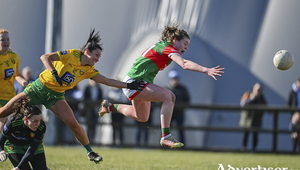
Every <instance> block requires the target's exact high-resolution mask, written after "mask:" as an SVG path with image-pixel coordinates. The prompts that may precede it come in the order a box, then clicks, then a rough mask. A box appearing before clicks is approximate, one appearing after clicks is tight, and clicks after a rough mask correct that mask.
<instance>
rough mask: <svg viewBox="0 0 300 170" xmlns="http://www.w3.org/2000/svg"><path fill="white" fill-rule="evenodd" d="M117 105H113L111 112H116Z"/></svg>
mask: <svg viewBox="0 0 300 170" xmlns="http://www.w3.org/2000/svg"><path fill="white" fill-rule="evenodd" d="M118 107H119V104H113V107H112V112H118Z"/></svg>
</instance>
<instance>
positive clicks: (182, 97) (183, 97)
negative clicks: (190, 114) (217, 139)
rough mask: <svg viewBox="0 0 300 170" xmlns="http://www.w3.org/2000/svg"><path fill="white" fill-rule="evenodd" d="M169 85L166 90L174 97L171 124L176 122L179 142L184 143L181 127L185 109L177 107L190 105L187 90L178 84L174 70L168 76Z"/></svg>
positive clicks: (178, 80) (178, 77)
mask: <svg viewBox="0 0 300 170" xmlns="http://www.w3.org/2000/svg"><path fill="white" fill-rule="evenodd" d="M168 77H169V80H170V85H169V86H168V87H167V89H169V90H171V91H172V92H173V93H174V94H175V96H176V100H175V107H174V110H173V116H172V122H176V124H177V127H178V128H179V129H178V132H179V140H180V141H181V142H182V143H185V140H184V130H183V129H182V126H183V124H184V110H185V108H182V107H178V106H179V105H188V104H189V103H190V95H189V92H188V90H187V88H186V87H185V86H184V85H182V84H181V83H180V75H179V72H178V71H176V70H171V71H170V72H169V74H168Z"/></svg>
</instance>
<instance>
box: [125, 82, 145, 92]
mask: <svg viewBox="0 0 300 170" xmlns="http://www.w3.org/2000/svg"><path fill="white" fill-rule="evenodd" d="M144 88H145V82H144V81H138V80H135V81H133V82H131V83H127V89H130V90H143V89H144Z"/></svg>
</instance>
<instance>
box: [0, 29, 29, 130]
mask: <svg viewBox="0 0 300 170" xmlns="http://www.w3.org/2000/svg"><path fill="white" fill-rule="evenodd" d="M19 66H20V59H19V57H18V55H17V54H16V53H14V52H13V51H12V50H11V49H10V37H9V32H8V31H7V30H6V29H0V84H1V88H0V94H1V95H0V107H2V106H4V105H5V104H6V103H7V102H8V101H9V100H10V99H11V98H13V97H14V96H15V95H16V90H15V87H14V81H15V80H17V81H18V82H19V83H20V84H21V85H22V86H23V87H25V86H27V84H28V83H27V81H26V80H25V79H24V78H23V76H22V74H21V73H20V72H19ZM5 120H6V118H0V132H1V131H2V128H3V124H4V122H5Z"/></svg>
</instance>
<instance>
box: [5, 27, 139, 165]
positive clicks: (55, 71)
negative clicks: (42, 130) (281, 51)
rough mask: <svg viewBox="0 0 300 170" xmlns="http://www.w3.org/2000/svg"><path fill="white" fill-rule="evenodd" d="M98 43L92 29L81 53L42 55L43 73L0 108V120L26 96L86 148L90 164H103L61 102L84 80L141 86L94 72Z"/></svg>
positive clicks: (135, 82) (72, 116) (64, 104)
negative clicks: (48, 112)
mask: <svg viewBox="0 0 300 170" xmlns="http://www.w3.org/2000/svg"><path fill="white" fill-rule="evenodd" d="M100 40H101V39H100V36H99V32H97V33H95V30H94V29H93V30H92V31H91V33H90V36H89V38H88V41H87V42H86V44H85V45H84V46H83V47H82V48H81V50H75V49H72V50H64V51H57V52H53V53H49V54H44V55H42V56H41V57H40V59H41V60H42V62H43V64H44V66H45V67H46V69H45V70H44V71H43V72H42V73H41V74H40V75H39V78H38V79H37V80H35V81H34V82H32V83H31V84H29V85H28V86H27V87H26V88H25V90H24V91H23V92H22V93H19V94H18V95H16V96H15V97H14V98H12V99H11V100H10V101H9V102H8V103H7V104H6V105H5V106H3V107H2V108H0V117H6V116H8V115H9V114H10V113H11V111H12V105H13V103H15V102H16V101H18V100H19V99H22V98H24V97H26V96H28V97H29V98H30V103H31V104H33V105H38V104H43V105H44V106H45V107H46V108H49V109H50V110H51V111H52V112H53V113H54V114H56V115H57V116H58V117H59V118H60V119H61V120H62V121H64V122H65V123H66V124H67V125H68V126H69V127H70V128H71V129H72V131H73V133H74V134H75V137H76V139H77V140H78V141H79V142H80V144H81V145H82V146H83V147H84V148H85V150H86V152H87V156H88V159H89V160H91V161H94V162H95V163H99V162H100V161H102V159H103V158H102V157H101V156H99V155H98V154H97V153H95V152H94V151H93V150H92V148H91V146H90V142H89V139H88V137H87V134H86V131H85V130H84V128H83V127H82V126H81V125H80V124H79V123H78V121H77V120H76V118H75V116H74V113H73V111H72V109H71V108H70V106H69V105H68V103H67V102H66V100H65V98H64V92H65V91H66V90H68V89H71V88H73V87H75V86H76V85H77V84H78V83H79V82H80V81H81V80H84V79H92V80H94V81H96V82H98V83H102V84H105V85H108V86H112V87H118V88H128V89H135V90H138V89H140V88H141V87H142V86H143V85H144V83H143V81H134V82H131V83H125V82H122V81H118V80H115V79H110V78H107V77H105V76H103V75H101V74H100V73H99V72H98V71H97V70H96V69H95V68H94V65H95V63H97V62H98V61H99V59H100V57H101V54H102V50H103V49H102V44H99V42H100Z"/></svg>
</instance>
